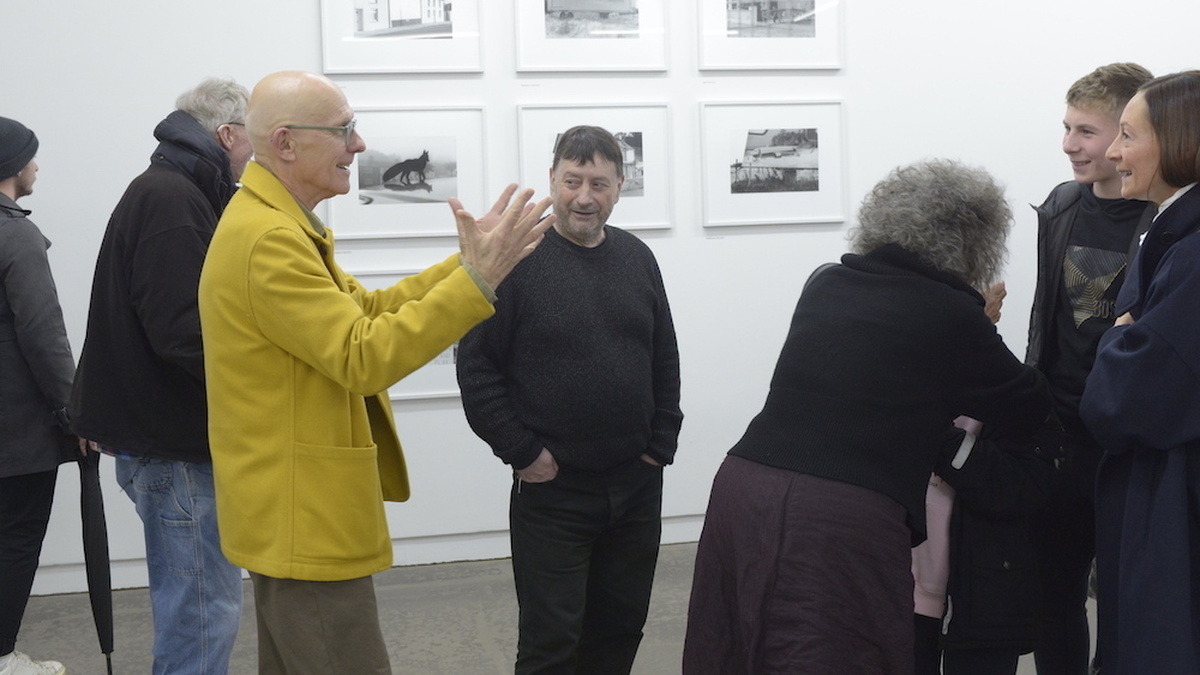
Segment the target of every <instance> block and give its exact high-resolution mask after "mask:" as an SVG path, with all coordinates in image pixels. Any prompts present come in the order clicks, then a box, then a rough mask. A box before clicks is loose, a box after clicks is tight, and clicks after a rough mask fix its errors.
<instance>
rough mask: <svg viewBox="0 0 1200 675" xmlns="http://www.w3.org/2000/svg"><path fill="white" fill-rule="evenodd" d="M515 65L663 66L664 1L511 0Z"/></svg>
mask: <svg viewBox="0 0 1200 675" xmlns="http://www.w3.org/2000/svg"><path fill="white" fill-rule="evenodd" d="M515 2H516V9H517V17H516V19H517V43H516V46H517V69H518V70H522V71H636V70H666V69H667V48H666V17H665V16H664V14H665V7H664V5H665V4H666V3H665V2H664V0H515Z"/></svg>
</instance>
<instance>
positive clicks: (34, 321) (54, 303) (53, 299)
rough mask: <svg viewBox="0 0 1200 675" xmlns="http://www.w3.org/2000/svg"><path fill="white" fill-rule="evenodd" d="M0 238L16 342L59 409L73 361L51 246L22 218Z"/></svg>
mask: <svg viewBox="0 0 1200 675" xmlns="http://www.w3.org/2000/svg"><path fill="white" fill-rule="evenodd" d="M3 237H4V242H3V245H0V251H3V253H2V254H0V278H2V285H3V292H4V293H5V295H6V296H7V300H8V306H9V309H10V310H11V311H12V321H13V330H14V333H15V338H16V342H17V345H18V346H19V347H20V350H21V355H22V356H23V357H24V358H25V361H26V362H27V363H28V364H29V370H30V372H31V373H32V374H33V377H34V380H35V381H36V382H37V386H38V389H40V390H41V392H42V395H43V396H44V397H45V398H46V401H48V402H49V404H50V406H51V410H59V409H61V408H64V407H65V406H66V405H67V400H68V398H70V395H71V380H72V378H73V377H74V374H75V361H74V359H73V358H72V357H71V346H70V344H69V343H68V342H67V329H66V325H65V324H64V323H63V316H62V309H61V308H60V307H59V304H58V292H57V290H56V289H55V287H54V278H53V277H52V276H51V273H50V259H49V257H48V256H47V254H46V249H47V248H48V246H49V244H48V242H47V241H46V238H45V237H43V236H42V233H41V232H40V231H39V230H38V229H37V227H36V226H35V225H34V224H33V223H31V222H29V221H28V220H24V219H17V220H11V221H9V222H8V223H6V224H5V226H4V233H3Z"/></svg>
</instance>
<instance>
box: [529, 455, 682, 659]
mask: <svg viewBox="0 0 1200 675" xmlns="http://www.w3.org/2000/svg"><path fill="white" fill-rule="evenodd" d="M509 520H510V526H511V537H512V553H513V576H514V579H515V581H516V589H517V603H518V605H519V606H520V621H519V627H520V634H519V638H518V641H517V663H516V673H517V674H518V675H531V674H533V673H537V674H539V675H545V674H551V673H553V674H564V675H565V674H570V675H575V674H584V673H595V674H596V675H617V674H620V673H628V672H629V671H630V669H631V668H632V667H633V660H634V657H635V656H636V654H637V648H638V644H639V643H640V642H641V640H642V627H643V626H644V625H645V623H646V613H647V612H648V611H649V606H650V588H651V585H652V583H653V581H654V568H655V565H656V563H657V562H658V545H659V539H660V536H661V534H662V468H661V467H655V466H651V465H649V464H647V463H646V462H644V461H642V460H640V459H636V460H634V461H632V462H628V463H627V464H625V465H623V466H621V467H618V468H617V469H614V470H613V471H612V472H611V473H608V474H604V475H595V474H586V473H581V472H576V471H571V470H569V469H562V470H560V471H559V473H558V476H557V477H556V478H555V479H554V480H552V481H550V482H548V483H525V482H522V481H520V480H514V484H513V489H512V495H511V499H510V506H509Z"/></svg>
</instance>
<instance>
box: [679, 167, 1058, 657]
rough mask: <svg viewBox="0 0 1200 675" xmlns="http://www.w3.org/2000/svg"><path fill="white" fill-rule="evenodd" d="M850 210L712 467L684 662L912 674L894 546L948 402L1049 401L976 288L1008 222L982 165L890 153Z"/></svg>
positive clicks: (1000, 419)
mask: <svg viewBox="0 0 1200 675" xmlns="http://www.w3.org/2000/svg"><path fill="white" fill-rule="evenodd" d="M858 217H859V226H858V227H857V228H856V229H855V230H853V232H852V233H851V250H852V252H851V253H848V254H846V255H845V256H843V257H842V260H841V264H838V265H833V266H829V267H827V268H825V269H823V270H819V271H818V273H816V274H814V275H813V276H812V277H811V278H810V279H809V282H808V283H807V285H806V287H805V289H804V291H803V293H802V294H801V296H800V300H799V302H798V304H797V305H796V310H795V313H794V315H793V317H792V322H791V327H790V329H789V331H788V335H787V339H786V341H785V342H784V345H783V350H782V352H781V353H780V355H779V360H778V362H777V364H776V367H775V373H774V376H773V377H772V379H771V387H770V391H769V393H768V394H767V400H766V403H765V405H764V406H763V409H762V411H761V412H760V413H759V414H758V415H757V416H756V417H755V418H754V419H753V421H751V422H750V426H749V428H747V429H746V432H745V434H744V435H743V436H742V438H741V440H740V441H738V443H737V444H736V445H735V446H734V447H733V449H732V450H730V451H729V456H728V457H726V459H725V461H724V463H723V464H722V465H721V468H720V470H719V471H718V472H717V475H716V478H715V480H714V483H713V488H712V495H711V498H710V501H709V505H708V512H707V514H706V517H705V523H704V531H703V534H702V535H701V537H700V545H699V550H698V552H697V556H696V571H695V578H694V583H693V588H692V597H691V604H690V607H689V610H688V628H687V638H686V642H685V646H684V655H683V672H684V673H685V675H702V674H707V673H712V674H714V675H716V674H720V675H739V674H745V675H750V674H753V675H767V674H771V673H805V674H806V675H813V674H817V675H819V674H822V673H831V674H832V673H838V674H841V673H856V674H863V673H880V674H884V673H886V674H887V675H906V674H908V673H912V672H913V621H912V613H913V599H912V589H913V579H912V574H911V572H910V564H911V554H910V550H911V547H912V546H913V545H914V544H915V543H918V542H920V541H921V540H922V539H924V537H925V532H924V528H925V508H924V496H925V491H926V486H927V483H928V480H929V474H930V472H931V470H932V469H933V468H934V464H935V461H936V460H937V459H938V457H939V455H940V453H950V454H953V453H955V452H957V451H958V450H959V449H960V448H959V447H958V446H957V444H948V443H947V439H948V438H950V436H949V435H948V434H947V429H948V428H949V427H950V425H951V421H952V420H954V419H955V417H957V416H959V415H968V416H970V417H973V418H975V419H977V420H980V421H982V422H983V423H984V424H985V425H987V426H989V427H991V428H994V429H1002V430H1005V431H1006V432H1009V433H1012V434H1014V435H1025V434H1028V435H1032V434H1034V433H1035V432H1036V431H1037V430H1038V429H1039V428H1040V427H1041V426H1042V423H1043V422H1044V420H1045V419H1046V417H1047V415H1048V413H1049V411H1050V398H1049V395H1048V393H1047V391H1046V388H1045V384H1044V381H1043V380H1042V378H1041V376H1040V375H1039V374H1038V373H1037V372H1036V371H1035V370H1033V369H1031V368H1028V367H1026V366H1024V365H1023V364H1022V363H1021V362H1020V361H1019V360H1018V359H1017V358H1016V357H1015V356H1013V354H1012V352H1010V351H1009V349H1008V347H1006V346H1005V345H1004V342H1003V341H1002V340H1001V338H1000V336H999V334H998V333H997V332H996V329H995V327H994V325H993V324H992V322H991V320H990V319H989V318H988V317H987V316H986V315H985V313H984V299H983V297H982V296H981V295H980V293H979V292H978V291H977V290H976V289H977V288H982V287H984V286H985V285H986V284H987V283H989V282H991V281H993V280H994V279H995V277H996V275H997V274H998V272H999V270H1000V267H1001V264H1002V263H1003V259H1004V253H1005V248H1004V240H1005V238H1006V236H1007V234H1008V230H1009V228H1010V225H1011V221H1012V213H1011V210H1010V209H1009V207H1008V204H1007V202H1006V201H1005V199H1004V192H1003V190H1002V188H1001V187H1000V186H999V185H997V184H996V182H995V181H994V180H993V179H992V178H991V176H990V175H988V174H987V172H985V171H983V170H981V169H975V168H970V167H967V166H964V165H962V164H959V163H956V162H952V161H944V160H931V161H925V162H920V163H917V164H914V165H911V166H907V167H901V168H898V169H896V170H894V171H893V172H892V173H891V174H890V175H888V177H887V178H885V179H884V180H883V181H881V182H880V183H879V184H878V185H876V186H875V188H874V189H873V190H872V191H871V193H870V194H868V195H867V197H866V199H865V200H864V202H863V204H862V207H861V209H860V210H859V216H858ZM952 445H953V447H952Z"/></svg>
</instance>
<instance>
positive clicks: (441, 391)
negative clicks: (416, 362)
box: [350, 269, 458, 401]
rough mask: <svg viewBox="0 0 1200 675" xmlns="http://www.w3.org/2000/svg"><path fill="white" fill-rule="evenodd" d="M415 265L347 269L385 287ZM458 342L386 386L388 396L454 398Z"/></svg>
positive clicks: (412, 271) (375, 285) (368, 284)
mask: <svg viewBox="0 0 1200 675" xmlns="http://www.w3.org/2000/svg"><path fill="white" fill-rule="evenodd" d="M420 271H421V270H419V269H394V270H370V271H359V272H350V274H351V275H352V276H353V277H354V278H355V279H358V281H359V282H360V283H361V284H362V285H363V286H365V287H367V288H369V289H372V290H374V289H377V288H387V287H388V286H391V285H392V284H394V283H396V282H398V281H400V280H401V279H403V278H404V277H408V276H412V275H414V274H417V273H418V272H420ZM457 354H458V343H457V342H455V343H454V344H453V345H451V347H450V348H449V349H447V350H446V351H444V352H442V353H441V354H439V355H437V356H436V357H434V359H433V360H432V361H430V362H429V363H426V364H425V365H424V366H421V367H420V368H418V369H417V370H416V371H414V372H412V373H410V374H409V375H408V377H406V378H404V379H402V380H400V381H399V382H397V383H396V384H393V385H392V386H391V388H389V389H388V398H390V399H391V400H393V401H405V400H413V399H427V398H454V397H456V396H458V375H457V373H456V365H455V364H456V363H457V359H456V356H457Z"/></svg>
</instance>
